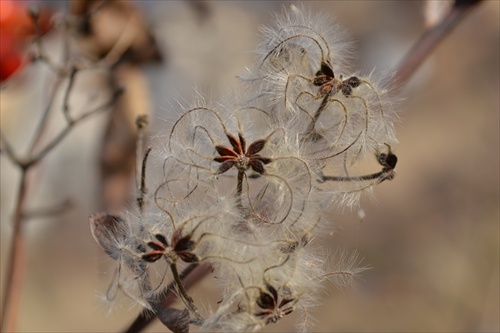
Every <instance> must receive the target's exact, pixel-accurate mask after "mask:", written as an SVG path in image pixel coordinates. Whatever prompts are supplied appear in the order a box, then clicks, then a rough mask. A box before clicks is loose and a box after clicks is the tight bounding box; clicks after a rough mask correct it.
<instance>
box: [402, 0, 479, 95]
mask: <svg viewBox="0 0 500 333" xmlns="http://www.w3.org/2000/svg"><path fill="white" fill-rule="evenodd" d="M481 1H482V0H456V1H455V2H454V4H453V6H452V7H451V9H450V11H449V12H448V14H447V15H446V16H444V17H443V19H442V20H441V21H440V22H439V23H437V24H436V25H434V26H433V27H430V28H428V29H427V30H426V31H425V32H424V34H423V35H422V36H421V37H420V39H419V40H418V41H417V42H416V43H415V44H414V45H413V47H412V48H411V49H410V51H408V53H407V54H406V56H405V57H404V59H403V60H402V61H401V63H400V64H399V65H398V67H397V70H396V74H395V76H394V79H393V84H394V85H395V86H396V87H401V86H403V85H404V84H405V83H406V82H407V81H408V80H409V79H410V77H411V76H412V75H413V73H414V72H415V71H416V70H417V69H418V68H419V67H420V65H421V64H422V63H423V62H424V60H425V59H427V57H428V56H429V55H430V54H431V53H432V51H433V50H434V48H435V47H436V46H437V45H439V43H441V41H443V39H444V38H445V37H446V36H448V34H449V33H450V32H451V31H452V30H453V28H455V27H456V26H457V25H458V23H460V22H461V21H462V19H463V18H464V17H465V16H466V15H467V14H468V13H469V12H470V11H471V9H472V8H474V7H476V5H478V4H479V3H480V2H481Z"/></svg>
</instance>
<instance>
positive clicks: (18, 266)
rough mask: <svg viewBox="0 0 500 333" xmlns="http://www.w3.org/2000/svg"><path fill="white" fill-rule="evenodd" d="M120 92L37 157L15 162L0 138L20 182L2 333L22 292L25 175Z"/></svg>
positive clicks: (11, 324)
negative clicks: (15, 167)
mask: <svg viewBox="0 0 500 333" xmlns="http://www.w3.org/2000/svg"><path fill="white" fill-rule="evenodd" d="M122 92H123V91H122V90H116V91H115V92H114V94H113V95H112V96H111V99H110V100H109V101H108V102H106V103H104V104H103V105H100V106H98V107H96V108H95V109H93V110H90V111H88V112H86V113H84V114H82V115H81V116H79V117H77V118H75V119H70V121H69V122H68V124H67V125H66V127H65V128H64V129H63V130H62V131H61V132H60V133H59V134H58V135H57V136H56V137H55V138H54V139H53V140H52V141H51V142H49V143H48V144H47V145H46V146H45V147H44V148H43V149H42V150H41V151H40V152H39V153H38V154H37V155H35V156H29V157H28V158H26V159H24V160H23V159H19V158H18V157H17V156H16V154H15V153H14V151H13V149H12V147H11V146H10V144H9V142H8V141H7V139H6V138H5V137H4V136H3V134H2V135H1V139H2V145H3V149H4V150H5V151H6V153H7V156H8V157H9V158H10V160H11V161H12V162H13V163H14V164H15V165H17V166H18V167H19V169H20V170H21V180H20V183H19V189H18V195H17V199H16V204H15V207H16V208H15V213H14V219H13V236H12V243H11V249H10V257H9V258H8V259H7V260H8V263H7V278H6V282H5V288H4V290H5V295H4V299H3V300H2V332H14V331H16V326H17V318H18V311H19V303H20V298H21V291H22V281H23V277H24V269H25V265H24V259H25V244H24V241H25V240H24V234H23V228H22V227H23V226H22V222H23V210H24V205H25V198H26V192H27V183H26V178H27V173H28V171H29V170H30V168H31V167H32V166H34V165H36V164H37V163H38V162H40V161H41V160H42V159H43V158H44V157H45V156H46V155H47V153H49V152H50V151H51V150H52V149H54V147H56V146H57V145H58V144H59V143H60V142H61V141H62V140H63V139H64V138H65V137H66V135H67V134H68V133H69V132H70V131H71V130H72V129H73V128H74V126H75V125H77V124H78V123H80V122H81V121H83V120H84V119H86V118H88V117H90V116H92V115H94V114H96V113H98V112H102V111H104V110H107V109H108V108H109V107H110V106H111V105H112V104H113V103H115V102H116V100H117V99H118V97H119V96H120V95H121V93H122ZM51 103H52V101H49V104H51ZM42 131H43V130H40V132H42ZM0 134H1V133H0Z"/></svg>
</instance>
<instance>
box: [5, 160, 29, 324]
mask: <svg viewBox="0 0 500 333" xmlns="http://www.w3.org/2000/svg"><path fill="white" fill-rule="evenodd" d="M26 173H27V169H22V171H21V180H20V181H19V188H18V190H17V198H16V208H15V212H14V221H13V231H12V233H13V236H12V243H11V244H10V258H8V259H7V260H8V262H7V271H6V272H7V277H6V282H5V288H4V293H5V294H4V298H3V300H2V320H1V322H2V332H15V331H16V328H17V318H18V317H19V314H18V312H19V305H20V301H21V291H22V284H23V278H24V268H25V265H24V260H25V249H26V247H25V245H24V234H23V229H22V221H23V220H22V211H23V206H24V201H25V198H26Z"/></svg>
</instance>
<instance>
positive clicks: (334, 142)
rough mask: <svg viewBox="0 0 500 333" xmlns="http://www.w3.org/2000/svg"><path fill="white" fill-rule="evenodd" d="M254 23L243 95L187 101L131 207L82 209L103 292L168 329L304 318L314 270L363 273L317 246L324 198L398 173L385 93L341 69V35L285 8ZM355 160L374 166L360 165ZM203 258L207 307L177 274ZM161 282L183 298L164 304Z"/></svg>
mask: <svg viewBox="0 0 500 333" xmlns="http://www.w3.org/2000/svg"><path fill="white" fill-rule="evenodd" d="M262 31H263V34H264V39H263V41H262V43H261V44H260V46H259V49H258V53H259V59H258V61H257V64H256V66H255V68H254V69H253V70H252V71H251V73H250V75H249V76H248V77H245V78H240V83H241V84H242V85H243V88H242V89H241V91H244V92H245V93H244V94H243V93H241V92H238V93H232V94H231V95H232V97H231V101H218V103H212V104H210V105H209V102H206V101H203V102H200V103H198V104H197V105H194V106H193V107H191V108H187V109H186V110H184V111H183V114H182V115H181V116H180V117H179V119H178V120H177V121H176V122H175V123H174V124H173V126H172V128H171V130H170V131H169V132H168V134H167V135H166V136H165V138H164V140H162V143H161V144H159V145H158V147H156V146H154V148H153V150H152V153H151V155H152V157H151V159H150V161H151V160H152V161H156V162H157V163H154V162H151V163H149V164H155V165H154V167H158V168H160V169H161V170H162V171H161V177H160V178H161V179H160V181H159V182H158V183H157V184H156V185H151V186H152V187H150V189H151V191H150V193H149V195H146V196H145V197H144V198H142V200H141V202H143V204H141V205H140V206H141V207H139V208H138V209H136V210H134V211H132V212H128V213H126V214H125V215H124V216H121V217H117V216H111V215H107V214H104V213H99V214H94V215H93V216H92V217H91V219H90V222H91V227H92V231H93V235H94V237H95V239H96V241H97V242H98V243H99V244H100V245H101V247H102V248H103V249H104V250H105V252H106V253H107V254H108V255H109V256H110V257H111V258H112V259H113V260H114V262H115V263H116V271H115V276H114V278H113V282H112V284H111V286H110V287H109V289H108V291H107V294H106V298H107V299H108V300H114V299H115V297H116V296H117V294H119V292H120V293H122V294H125V295H127V296H128V297H130V298H132V299H133V300H134V301H136V302H137V303H139V304H141V305H142V306H143V307H145V308H146V309H149V310H152V311H154V312H155V313H156V314H157V315H158V317H159V319H160V320H161V321H162V322H163V323H164V324H165V325H166V326H167V327H169V328H170V329H171V330H173V331H176V332H186V331H188V326H189V325H190V324H193V325H197V326H201V329H202V330H206V331H245V332H247V331H258V330H260V329H261V328H263V327H264V326H266V325H268V324H271V323H275V322H277V321H279V320H280V319H281V318H283V317H284V316H286V315H288V314H290V313H292V312H298V311H300V312H302V316H301V321H300V325H302V327H303V328H304V329H305V328H306V327H307V326H308V324H310V323H309V320H308V319H307V318H309V315H308V312H307V311H308V308H309V307H311V306H312V305H314V304H315V299H316V297H317V294H318V291H319V290H320V288H321V285H322V282H324V281H325V280H330V281H331V282H333V283H336V284H339V285H344V284H347V283H348V282H349V281H350V280H351V279H352V277H353V276H354V275H355V274H356V273H357V272H359V271H360V269H358V268H356V267H355V265H356V262H357V259H356V257H355V256H347V257H344V258H342V260H341V263H337V264H336V265H334V266H333V267H332V266H329V265H331V264H332V262H331V261H329V260H328V259H327V256H326V254H325V253H324V252H326V251H322V250H321V248H319V247H318V246H315V245H314V240H315V238H316V236H317V235H319V234H322V233H324V231H325V229H327V228H331V221H329V220H328V218H327V216H325V213H324V212H325V209H326V208H327V207H329V206H332V205H335V207H357V205H358V203H359V198H360V195H361V193H363V192H366V191H369V190H371V189H372V188H373V186H375V185H377V184H379V183H381V182H383V181H384V180H390V179H392V178H393V177H394V175H395V173H394V168H395V166H396V162H397V158H396V156H395V155H394V154H393V153H392V151H391V147H392V146H393V145H394V144H395V143H396V138H395V135H394V128H393V120H394V118H395V110H394V108H395V106H394V103H393V101H394V99H393V98H392V97H391V96H390V91H389V88H388V87H387V86H386V85H384V79H382V80H380V79H378V78H375V77H372V76H370V75H369V76H363V75H359V74H356V73H351V72H350V71H349V70H348V68H347V60H346V58H347V56H348V55H349V52H348V51H346V50H349V43H348V41H347V39H346V37H345V34H344V33H343V32H342V31H340V30H339V28H338V27H336V26H333V25H332V23H331V22H330V20H329V19H328V18H327V17H323V16H318V15H312V14H310V13H308V11H307V10H304V9H300V8H297V7H295V6H292V7H291V8H289V9H288V10H286V11H285V13H284V14H283V15H282V16H280V17H278V18H277V19H276V25H275V26H274V27H271V28H264V29H262ZM385 79H386V80H387V78H385ZM214 105H215V106H214ZM366 160H374V161H377V162H378V164H379V165H380V166H379V167H378V168H377V169H376V170H373V171H372V172H371V173H362V172H360V171H359V170H361V169H362V166H363V165H364V163H365V161H366ZM148 170H149V169H148ZM150 174H151V173H149V174H148V177H149V175H150ZM155 177H157V176H155ZM149 178H151V177H149ZM149 186H150V185H148V187H149ZM203 262H208V263H210V265H211V266H212V267H213V270H214V275H215V276H216V278H217V280H218V281H219V284H220V287H221V290H222V293H223V294H222V296H221V300H219V302H218V304H215V303H214V304H213V305H212V306H214V307H215V306H216V309H214V310H206V309H203V310H204V311H201V310H199V309H198V306H199V305H198V304H197V302H196V300H193V298H192V297H191V296H190V295H189V293H188V292H187V291H186V290H185V289H186V288H184V286H183V282H182V276H181V274H180V273H179V272H182V271H183V270H184V269H189V268H190V267H192V265H199V264H200V263H203ZM172 281H173V282H172ZM172 288H174V289H175V292H176V293H177V295H178V297H179V298H180V299H181V300H182V301H183V303H184V304H185V309H184V310H176V309H172V308H169V309H165V308H163V307H162V306H161V301H162V298H163V297H164V296H165V292H166V291H169V290H172Z"/></svg>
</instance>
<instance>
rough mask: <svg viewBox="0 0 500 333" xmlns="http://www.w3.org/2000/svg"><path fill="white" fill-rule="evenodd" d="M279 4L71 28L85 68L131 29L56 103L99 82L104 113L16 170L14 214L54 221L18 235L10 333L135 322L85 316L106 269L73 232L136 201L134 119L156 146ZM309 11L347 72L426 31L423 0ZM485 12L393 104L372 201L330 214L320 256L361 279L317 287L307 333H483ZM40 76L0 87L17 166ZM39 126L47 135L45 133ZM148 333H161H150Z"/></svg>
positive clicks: (46, 78)
mask: <svg viewBox="0 0 500 333" xmlns="http://www.w3.org/2000/svg"><path fill="white" fill-rule="evenodd" d="M2 2H3V0H2ZM38 3H39V4H41V5H43V6H50V8H52V11H53V12H54V14H55V15H60V13H63V12H64V11H72V12H73V13H78V11H84V10H86V9H85V8H80V7H78V6H79V5H78V3H76V2H75V3H71V2H60V1H57V2H48V1H47V2H38ZM82 3H85V1H83V2H82ZM289 3H290V2H281V1H272V2H257V1H252V2H228V1H224V2H222V1H220V2H205V1H183V2H174V1H135V2H134V1H112V2H111V6H110V7H103V8H102V12H99V14H96V16H95V19H94V20H93V21H91V22H90V23H91V29H88V27H85V26H84V27H80V28H79V29H81V30H80V31H79V35H76V36H75V37H74V42H75V44H78V46H79V47H80V48H81V49H82V50H83V52H84V53H85V54H86V55H88V56H90V57H96V58H98V57H99V56H102V54H107V53H108V52H109V49H110V46H109V45H113V42H110V40H111V41H113V38H115V41H116V38H117V37H116V35H118V36H120V33H121V32H123V31H125V29H129V28H130V27H131V26H132V28H131V29H135V30H133V31H135V32H134V34H133V36H134V38H132V39H133V41H129V43H128V44H127V52H125V53H123V54H120V55H124V54H126V56H123V57H121V58H120V61H119V62H118V64H117V65H116V66H115V68H114V69H113V70H114V72H113V74H111V75H110V74H109V73H107V72H103V71H101V70H95V71H89V72H87V71H86V72H85V73H84V74H82V75H81V77H79V79H78V81H77V85H76V87H75V93H74V96H72V98H71V105H72V107H73V108H74V110H76V111H75V112H78V110H79V108H82V107H83V106H85V105H87V104H88V103H92V102H95V99H99V98H101V97H99V96H100V94H103V93H106V92H107V91H112V89H113V87H115V86H123V87H125V88H126V93H125V95H124V96H123V99H122V100H120V102H119V103H118V104H117V105H115V106H114V107H113V110H111V111H110V112H108V113H104V114H101V115H98V116H97V117H93V118H92V119H88V120H86V121H85V122H83V123H81V124H79V126H78V127H77V128H75V130H74V131H73V132H72V133H71V134H70V136H68V137H67V138H66V139H65V140H64V141H63V142H62V144H61V145H60V146H58V147H57V148H56V149H55V150H54V151H53V152H51V153H50V154H49V155H47V157H46V159H44V160H43V162H42V163H41V164H40V165H39V166H37V167H36V168H35V169H33V170H32V172H31V175H30V178H29V191H28V196H27V204H26V214H28V213H30V212H36V211H37V210H39V209H40V208H43V207H51V206H56V205H60V204H62V203H63V204H64V203H67V202H68V200H69V203H70V204H69V205H68V204H65V205H64V207H66V208H65V209H63V212H62V213H60V214H57V215H55V216H49V217H43V218H42V217H40V216H39V214H38V215H37V214H33V215H34V216H35V217H33V218H28V219H27V220H26V221H25V222H26V223H25V225H24V227H25V230H26V237H27V242H26V246H27V258H26V278H25V281H24V289H23V294H22V299H21V312H20V318H19V322H20V323H19V330H20V331H22V332H33V331H46V332H77V331H78V332H84V331H85V332H92V331H94V332H104V331H106V332H117V331H122V330H123V329H125V328H126V327H128V325H129V324H130V323H131V322H132V321H133V319H135V316H136V315H137V313H138V311H139V309H138V308H132V309H131V308H129V307H124V308H122V309H118V310H116V311H113V312H112V313H111V314H109V315H107V313H106V310H105V309H104V307H103V306H102V305H100V304H99V295H100V294H103V293H104V292H105V290H106V288H107V284H108V283H109V280H110V276H109V275H105V274H104V273H105V272H106V271H107V270H109V266H108V265H107V261H106V260H105V258H104V257H105V255H104V254H103V253H102V251H101V250H100V248H98V246H97V245H96V243H95V242H94V240H93V239H92V236H91V234H90V232H89V227H88V222H87V218H88V216H89V215H90V214H91V213H93V212H95V211H100V210H102V209H104V208H106V209H109V210H115V211H120V210H122V209H123V208H124V206H123V202H124V200H127V199H132V198H134V192H133V174H132V171H131V170H133V167H134V158H133V154H134V151H135V147H134V144H135V143H134V142H135V139H134V137H133V132H134V126H133V121H134V119H135V116H136V115H138V114H143V113H146V114H149V115H150V117H151V118H150V119H151V123H153V126H152V128H151V132H150V134H151V135H153V136H154V135H155V133H156V132H157V131H160V132H161V128H162V126H165V125H164V124H165V123H166V122H168V121H172V120H173V119H175V118H176V116H177V115H176V114H173V113H172V112H171V110H172V106H173V105H175V103H176V102H177V101H179V100H187V101H189V100H191V99H192V95H193V90H192V86H193V84H196V86H197V89H198V91H201V92H202V93H204V94H208V95H210V96H218V94H219V93H220V92H221V91H222V90H224V89H225V88H226V87H227V86H230V85H231V84H232V82H234V80H235V76H236V75H238V74H242V73H245V66H251V65H252V64H253V61H254V54H253V53H252V50H254V48H255V46H256V45H257V43H258V42H259V33H258V28H259V26H260V25H261V24H268V25H270V24H272V21H273V19H274V15H275V14H277V13H280V12H281V10H282V7H283V6H284V5H287V4H289ZM80 5H81V4H80ZM307 5H308V6H310V7H311V9H312V10H313V11H315V12H316V11H317V12H321V13H324V14H328V15H331V16H332V17H333V18H334V19H335V22H336V23H338V24H340V25H341V26H342V27H344V28H345V29H346V30H347V31H348V32H349V34H350V35H351V36H352V38H353V40H354V41H355V49H356V58H355V59H354V61H353V67H355V68H361V69H365V70H367V71H370V70H372V69H373V68H375V71H376V72H377V71H384V70H386V69H388V68H389V69H390V68H394V67H395V66H396V65H397V63H398V62H399V61H400V60H401V59H402V58H403V56H404V55H405V53H406V52H407V51H408V50H409V48H410V47H411V45H412V44H413V43H414V42H415V41H416V40H417V39H418V37H419V36H420V35H421V33H422V31H423V30H424V26H425V18H424V2H421V1H398V2H396V1H331V2H328V1H319V2H315V1H309V2H307ZM499 7H500V2H498V1H486V2H484V3H482V4H480V5H479V6H478V7H477V8H475V9H474V10H473V11H472V12H471V13H470V15H469V16H468V17H466V18H465V20H464V21H463V22H462V23H461V24H460V25H459V26H458V28H457V29H456V30H454V31H453V32H452V33H451V35H450V36H448V38H446V39H445V40H444V42H443V43H442V44H441V45H439V47H438V48H437V49H436V50H435V52H434V53H433V54H432V56H431V57H430V58H429V59H428V60H427V61H426V62H425V63H424V65H423V66H422V67H421V68H420V70H419V71H418V72H417V73H416V74H415V75H414V77H413V78H412V80H411V81H410V82H409V83H408V84H407V85H406V86H405V88H404V89H403V90H402V91H401V96H402V98H403V102H402V103H401V112H400V121H399V122H398V124H397V133H398V138H399V141H400V144H399V145H398V146H397V147H393V150H394V151H395V153H396V154H397V155H398V157H399V162H398V166H397V168H396V171H397V176H396V178H395V179H394V180H393V181H390V182H384V183H382V184H381V185H379V186H378V187H377V188H376V189H375V193H376V200H375V201H373V200H364V201H363V208H364V210H365V213H366V218H365V219H364V220H363V221H362V222H360V220H359V217H358V216H357V214H356V213H355V212H353V213H350V212H339V213H332V218H331V219H332V223H333V224H334V225H335V226H336V228H335V233H334V234H333V235H332V236H330V235H325V237H323V240H322V241H323V242H324V246H325V248H326V249H327V251H329V252H331V253H332V254H333V253H335V252H337V251H338V250H345V251H347V252H354V251H357V252H358V253H359V255H360V256H361V257H362V258H363V262H362V263H363V265H366V266H369V267H370V268H371V269H369V270H367V271H365V272H363V273H362V275H361V278H360V279H358V280H357V282H356V284H355V286H354V287H353V288H348V289H343V290H338V289H335V288H333V287H331V286H328V285H327V286H325V288H324V292H323V293H322V297H321V299H320V300H319V301H318V306H317V307H316V308H314V309H312V311H311V312H310V313H309V315H310V317H311V319H310V320H313V321H314V322H315V328H314V331H318V332H319V331H323V332H349V331H351V332H354V331H355V332H374V331H384V332H405V331H407V332H416V331H418V332H472V331H474V332H478V331H485V332H486V331H487V332H498V331H499V329H500V324H499V316H500V315H499V313H500V309H499V302H500V301H499V299H500V290H499V281H500V276H499V243H500V241H499V237H500V235H499V170H500V168H499V148H500V147H499V145H500V144H499V142H500V139H499V132H500V130H499V127H500V122H499V111H500V106H499V99H500V96H499V91H500V84H499V80H500V79H499V78H500V71H499V60H500V57H499V35H500V18H499V13H500V8H499ZM4 13H5V12H3V13H0V14H1V15H0V17H1V16H2V15H3V14H4ZM58 13H59V14H58ZM131 22H132V23H131ZM85 29H87V30H85ZM52 30H53V31H49V32H47V34H46V35H45V37H44V43H45V45H46V50H47V53H48V54H52V53H53V54H54V57H57V55H58V54H59V53H60V52H59V51H60V49H61V48H62V45H63V43H62V40H63V38H64V35H63V34H62V33H60V32H57V29H55V28H54V29H52ZM5 40H6V39H4V38H2V41H1V42H2V47H4V45H5V43H6V42H5ZM110 43H111V44H110ZM33 67H35V68H33ZM2 79H3V78H2ZM52 79H53V76H52V75H51V73H50V72H49V71H48V70H47V69H46V68H45V69H44V66H25V67H23V68H20V69H19V71H18V72H16V73H15V74H13V75H12V76H11V77H9V78H8V79H6V80H5V82H3V85H2V89H1V92H0V97H1V98H0V106H1V129H2V133H3V134H4V135H5V136H6V137H8V138H9V139H10V142H11V143H12V145H13V146H14V148H15V150H16V151H18V152H19V154H20V155H22V152H24V151H25V149H26V147H27V145H28V143H29V141H30V139H31V133H32V132H33V131H34V128H35V126H36V123H37V122H38V119H39V118H37V117H39V116H40V115H41V113H42V110H43V108H44V105H45V104H46V96H47V95H48V93H47V91H48V89H47V87H48V86H49V85H50V82H51V80H52ZM95 96H97V97H95ZM61 99H62V96H58V97H57V98H56V100H57V101H59V102H58V103H59V104H58V103H57V102H56V103H55V105H56V106H57V105H59V106H61V104H60V103H61V101H60V100H61ZM53 123H54V124H55V125H51V127H49V130H48V134H47V135H46V136H47V137H50V130H51V129H56V128H57V126H58V124H59V126H60V124H61V119H58V118H57V117H55V119H54V121H53ZM131 133H132V134H131ZM0 162H1V164H0V166H1V201H0V204H1V206H0V208H1V268H2V271H1V277H2V286H1V288H4V280H5V276H6V275H5V263H6V258H7V256H8V251H9V242H10V239H11V231H12V230H11V229H12V228H11V220H12V215H13V205H14V199H15V195H16V191H17V182H18V179H19V175H18V171H17V170H16V168H14V167H13V166H12V163H11V162H10V161H9V160H8V159H7V158H6V157H5V156H4V155H3V154H2V155H1V156H0ZM117 165H118V166H120V168H117V167H116V166H117ZM117 170H118V171H117ZM123 170H125V171H123ZM125 207H126V206H125ZM28 215H29V214H28ZM36 216H38V217H36ZM210 286H211V281H209V280H207V281H204V282H203V283H201V284H200V285H198V286H197V287H196V288H194V289H193V290H192V294H193V297H194V298H195V299H196V298H197V297H203V295H205V294H206V293H207V291H208V290H210ZM217 300H218V299H215V298H213V299H212V301H211V303H210V306H211V307H212V308H213V307H215V306H216V304H215V302H216V301H217ZM297 319H299V318H297V316H296V315H295V314H291V315H289V316H287V317H286V318H284V320H282V321H281V322H280V323H278V324H276V325H269V326H268V327H267V328H266V330H265V331H266V332H272V331H293V330H294V323H295V321H296V320H297ZM147 331H149V332H160V331H167V329H166V328H165V327H163V325H162V324H160V323H158V322H155V324H153V325H151V326H149V327H148V329H147Z"/></svg>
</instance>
